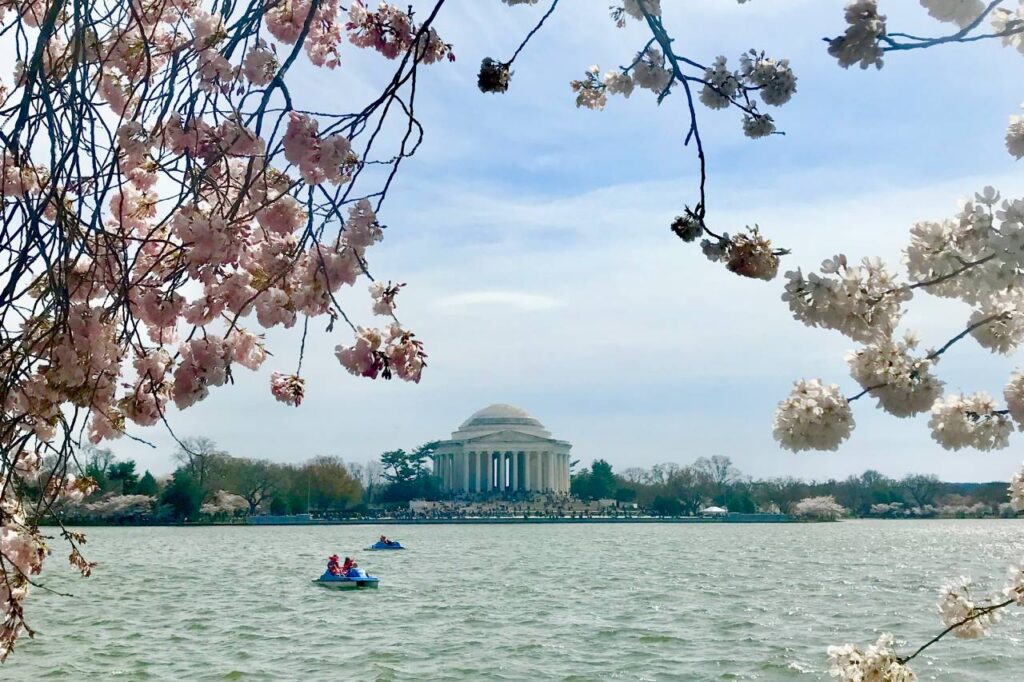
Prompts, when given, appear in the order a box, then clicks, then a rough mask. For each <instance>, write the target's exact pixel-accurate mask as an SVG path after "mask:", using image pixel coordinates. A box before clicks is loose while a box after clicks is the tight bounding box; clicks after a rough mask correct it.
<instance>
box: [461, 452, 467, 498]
mask: <svg viewBox="0 0 1024 682" xmlns="http://www.w3.org/2000/svg"><path fill="white" fill-rule="evenodd" d="M459 464H460V465H461V466H462V492H464V493H468V492H469V453H468V452H463V453H460V454H459Z"/></svg>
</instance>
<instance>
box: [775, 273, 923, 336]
mask: <svg viewBox="0 0 1024 682" xmlns="http://www.w3.org/2000/svg"><path fill="white" fill-rule="evenodd" d="M785 276H786V286H785V293H783V295H782V300H783V301H785V302H786V303H787V304H788V305H789V310H790V312H792V313H793V317H794V319H796V320H799V321H800V322H803V323H804V324H806V325H807V326H809V327H821V328H823V329H835V330H837V331H839V332H841V333H842V334H843V335H844V336H848V337H850V338H851V339H853V340H855V341H871V340H873V339H876V338H878V337H879V336H880V335H881V336H883V337H884V336H888V335H889V334H891V332H892V330H893V329H895V327H896V325H897V324H898V323H899V320H900V317H901V316H902V314H903V310H902V303H903V301H905V300H907V299H908V298H910V294H911V292H910V290H909V289H907V288H906V287H900V286H897V284H896V280H895V278H894V277H893V275H892V274H891V273H890V272H889V270H888V268H887V267H886V265H885V263H883V262H882V261H881V260H880V259H877V258H865V259H863V260H862V261H861V264H860V265H850V264H849V262H848V261H847V258H846V256H845V255H843V254H839V255H837V256H834V257H832V258H830V259H827V260H824V261H822V263H821V275H818V274H816V273H813V272H812V273H809V274H808V275H807V276H806V277H805V276H804V274H803V272H802V270H800V269H799V268H797V269H796V270H793V271H791V272H787V273H786V275H785Z"/></svg>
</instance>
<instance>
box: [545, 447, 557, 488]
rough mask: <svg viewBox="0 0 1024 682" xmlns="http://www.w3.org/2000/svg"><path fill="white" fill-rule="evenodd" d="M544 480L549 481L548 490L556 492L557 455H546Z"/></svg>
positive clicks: (549, 453)
mask: <svg viewBox="0 0 1024 682" xmlns="http://www.w3.org/2000/svg"><path fill="white" fill-rule="evenodd" d="M544 478H546V479H547V482H548V485H547V489H548V490H550V491H551V492H554V491H555V453H553V452H545V453H544Z"/></svg>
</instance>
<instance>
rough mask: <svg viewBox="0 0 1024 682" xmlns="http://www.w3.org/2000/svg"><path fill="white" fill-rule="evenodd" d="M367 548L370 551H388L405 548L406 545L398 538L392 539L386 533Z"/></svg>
mask: <svg viewBox="0 0 1024 682" xmlns="http://www.w3.org/2000/svg"><path fill="white" fill-rule="evenodd" d="M366 549H367V551H369V552H379V551H381V550H384V551H387V550H391V549H405V547H402V543H401V542H399V541H398V540H392V539H391V538H389V537H387V536H385V535H381V536H380V539H379V540H377V542H375V543H373V544H372V545H370V546H369V547H367V548H366Z"/></svg>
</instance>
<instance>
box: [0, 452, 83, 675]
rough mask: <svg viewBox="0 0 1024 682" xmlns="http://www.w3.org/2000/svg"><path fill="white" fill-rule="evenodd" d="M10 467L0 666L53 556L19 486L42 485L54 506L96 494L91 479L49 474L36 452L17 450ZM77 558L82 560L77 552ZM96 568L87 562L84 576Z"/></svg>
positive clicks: (0, 589) (1, 559) (1, 494)
mask: <svg viewBox="0 0 1024 682" xmlns="http://www.w3.org/2000/svg"><path fill="white" fill-rule="evenodd" d="M4 463H5V468H4V469H0V572H2V573H3V575H4V576H5V577H4V580H3V581H0V661H3V660H4V659H6V658H7V656H8V655H9V654H10V652H11V650H12V649H13V647H14V642H15V641H16V640H17V638H18V635H19V634H21V632H22V631H24V629H25V624H24V622H23V620H22V617H21V614H22V603H23V601H24V600H25V597H26V596H27V595H28V592H29V587H30V580H31V578H32V576H36V575H38V574H39V573H40V572H41V571H42V570H43V560H44V559H45V558H46V556H47V555H48V554H49V553H50V548H49V546H48V545H47V543H46V538H44V537H43V535H42V533H41V532H40V530H39V528H38V527H37V526H36V525H35V524H34V523H33V522H31V521H30V520H29V518H28V510H27V509H26V507H25V503H24V500H23V499H22V498H21V495H20V494H19V490H18V487H20V486H36V487H38V486H42V487H45V488H46V489H48V490H50V491H51V493H52V499H53V500H54V501H57V500H60V501H66V502H72V503H74V502H79V501H81V500H82V499H83V498H84V497H85V496H87V495H90V494H91V493H92V492H94V491H95V489H96V486H95V484H94V483H93V481H92V480H91V479H88V478H80V477H77V476H75V475H74V474H66V475H58V474H57V473H56V472H53V471H51V472H46V473H44V471H43V459H42V457H41V456H40V455H39V453H38V452H36V451H34V450H24V449H22V450H20V451H19V450H14V451H11V452H9V453H8V454H7V456H6V457H5V462H4ZM72 556H73V557H75V556H77V549H75V551H74V552H73V553H72ZM73 564H75V565H78V562H77V561H76V562H73ZM90 568H91V566H90V565H89V564H87V563H85V564H84V565H82V570H83V572H87V571H88V570H89V569H90Z"/></svg>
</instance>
